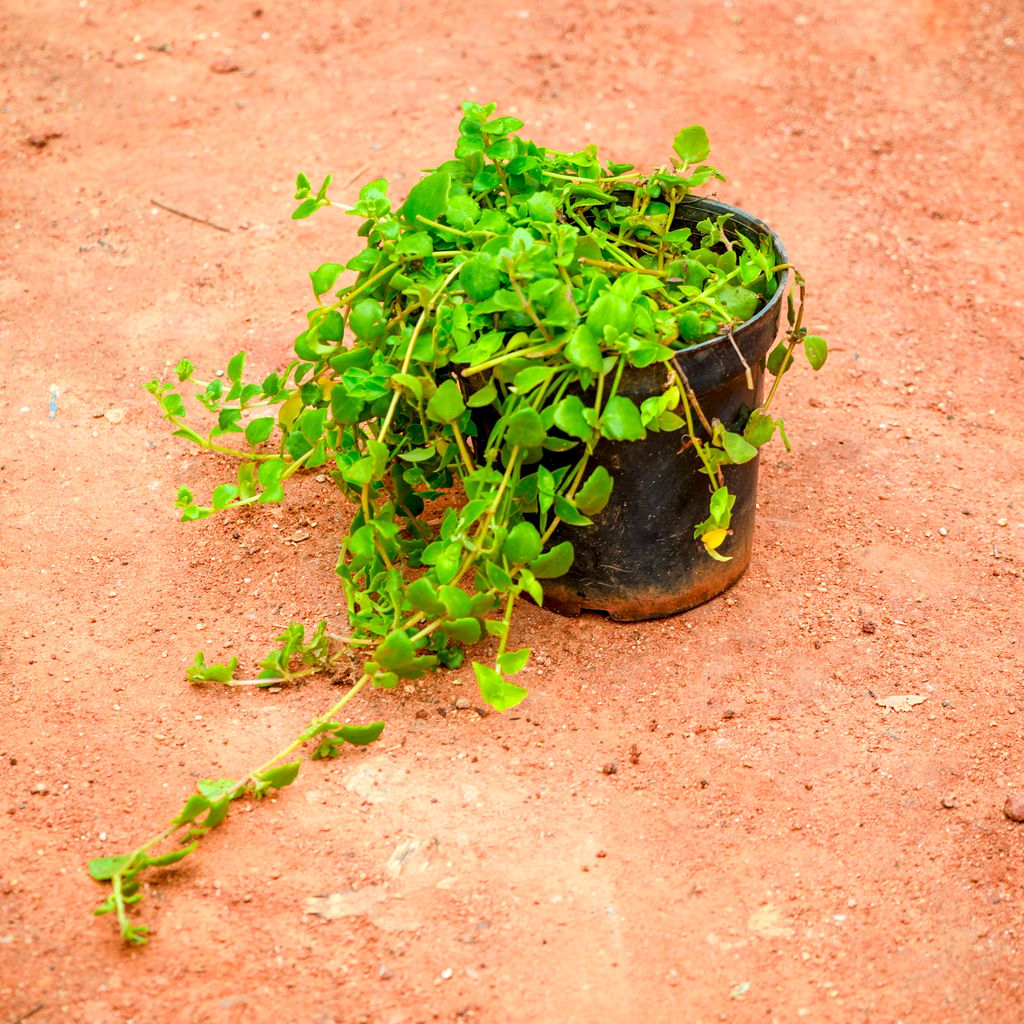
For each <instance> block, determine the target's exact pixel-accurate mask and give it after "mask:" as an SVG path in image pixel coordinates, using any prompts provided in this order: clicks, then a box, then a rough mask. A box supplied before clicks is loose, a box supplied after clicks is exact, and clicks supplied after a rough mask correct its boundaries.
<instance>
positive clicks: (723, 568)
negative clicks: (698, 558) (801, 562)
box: [544, 547, 751, 622]
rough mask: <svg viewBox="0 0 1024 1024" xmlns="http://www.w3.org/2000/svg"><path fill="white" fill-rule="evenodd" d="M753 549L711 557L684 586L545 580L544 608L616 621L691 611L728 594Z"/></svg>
mask: <svg viewBox="0 0 1024 1024" xmlns="http://www.w3.org/2000/svg"><path fill="white" fill-rule="evenodd" d="M750 554H751V552H750V548H749V547H747V548H746V550H745V551H744V552H743V553H742V554H737V555H736V556H735V557H733V558H732V560H731V561H729V562H715V561H713V560H712V559H710V558H707V556H706V555H705V556H704V557H705V558H706V559H707V564H706V566H705V567H703V568H702V569H701V570H700V571H694V573H693V574H692V575H691V576H690V577H689V578H688V579H687V581H686V586H685V588H680V587H679V586H678V585H676V586H671V587H668V588H666V587H663V586H657V585H654V586H647V587H631V588H626V589H622V588H619V589H612V588H610V587H608V586H607V585H604V586H602V583H601V581H599V580H578V581H575V582H573V583H563V582H562V581H561V580H545V581H544V607H545V608H546V609H547V610H548V611H552V612H555V613H556V614H558V615H565V616H569V617H571V618H575V617H577V616H579V615H581V614H582V613H583V612H603V613H604V614H606V615H607V616H608V618H610V619H613V620H614V621H616V622H642V621H644V620H647V619H664V618H667V617H668V616H670V615H678V614H680V613H681V612H685V611H689V610H690V609H691V608H696V607H697V606H698V605H702V604H704V603H706V602H707V601H711V600H713V599H714V598H716V597H719V596H720V595H721V594H723V593H725V591H727V590H728V589H729V588H730V587H732V586H733V585H734V584H735V583H737V582H738V581H739V578H740V577H741V576H742V575H743V573H744V572H746V570H747V567H748V566H749V565H750Z"/></svg>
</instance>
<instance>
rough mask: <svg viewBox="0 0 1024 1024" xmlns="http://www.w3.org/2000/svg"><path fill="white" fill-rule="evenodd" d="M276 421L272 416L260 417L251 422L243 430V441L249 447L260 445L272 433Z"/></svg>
mask: <svg viewBox="0 0 1024 1024" xmlns="http://www.w3.org/2000/svg"><path fill="white" fill-rule="evenodd" d="M276 422H277V421H276V420H275V419H274V417H273V416H261V417H260V418H259V419H256V420H252V422H250V423H249V424H248V425H247V426H246V428H245V439H246V441H248V442H249V444H251V445H257V444H262V443H263V442H264V441H266V440H267V438H268V437H270V435H271V434H272V433H273V432H274V424H275V423H276Z"/></svg>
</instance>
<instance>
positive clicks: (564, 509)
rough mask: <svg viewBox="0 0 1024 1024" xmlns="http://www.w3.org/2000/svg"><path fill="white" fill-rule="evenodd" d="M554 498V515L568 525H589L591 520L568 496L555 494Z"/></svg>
mask: <svg viewBox="0 0 1024 1024" xmlns="http://www.w3.org/2000/svg"><path fill="white" fill-rule="evenodd" d="M554 498H555V515H556V516H558V518H559V519H561V520H562V522H563V523H568V524H569V525H570V526H590V525H591V522H592V520H590V519H588V518H587V517H586V516H585V515H583V514H582V513H581V512H580V511H579V509H578V508H577V507H576V504H575V503H574V502H572V501H570V500H569V499H568V498H566V497H563V496H562V495H561V494H556V495H555V496H554Z"/></svg>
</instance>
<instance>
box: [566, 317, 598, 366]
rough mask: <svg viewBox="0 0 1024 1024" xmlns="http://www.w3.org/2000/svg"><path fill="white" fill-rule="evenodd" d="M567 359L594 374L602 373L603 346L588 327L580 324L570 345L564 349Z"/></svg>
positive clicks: (570, 340)
mask: <svg viewBox="0 0 1024 1024" xmlns="http://www.w3.org/2000/svg"><path fill="white" fill-rule="evenodd" d="M564 352H565V358H566V359H567V360H568V361H569V362H570V363H572V364H573V366H579V367H581V368H583V369H585V370H591V371H593V372H594V373H600V372H601V363H602V359H601V346H600V345H598V343H597V339H596V337H595V336H594V332H593V331H592V330H591V329H590V328H589V327H588V326H587V325H586V324H580V325H579V327H577V328H576V330H575V331H574V332H573V335H572V337H571V338H570V339H569V343H568V344H567V345H566V346H565V349H564Z"/></svg>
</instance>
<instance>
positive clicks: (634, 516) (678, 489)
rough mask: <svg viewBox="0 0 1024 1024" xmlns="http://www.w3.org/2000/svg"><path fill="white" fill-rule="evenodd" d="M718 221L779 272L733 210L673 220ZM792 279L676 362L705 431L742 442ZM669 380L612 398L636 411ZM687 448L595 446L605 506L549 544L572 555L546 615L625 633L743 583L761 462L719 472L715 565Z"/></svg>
mask: <svg viewBox="0 0 1024 1024" xmlns="http://www.w3.org/2000/svg"><path fill="white" fill-rule="evenodd" d="M723 213H729V214H731V221H730V224H731V226H732V227H733V228H734V230H738V231H741V232H743V233H744V234H746V235H748V236H749V237H751V238H752V239H754V240H755V241H756V240H758V239H759V237H761V236H763V235H768V236H769V237H770V238H771V240H772V244H773V245H774V247H775V253H776V256H777V262H778V263H780V264H781V263H786V262H787V260H786V255H785V252H784V250H783V248H782V244H781V243H780V241H779V239H778V238H777V237H776V236H775V234H774V232H772V231H771V229H770V228H768V226H767V225H765V224H764V223H762V222H761V221H760V220H758V219H757V218H755V217H752V216H751V215H750V214H748V213H745V212H744V211H742V210H739V209H736V208H735V207H732V206H728V205H727V204H725V203H720V202H718V201H716V200H711V199H700V200H694V201H692V202H690V203H688V204H686V205H684V206H683V207H681V208H680V210H679V211H678V214H677V216H678V220H679V223H680V224H681V225H684V226H685V225H693V224H696V223H697V222H698V221H700V220H703V219H704V218H706V217H709V216H711V217H715V216H719V215H721V214H723ZM788 277H789V275H788V272H784V273H783V275H782V277H781V278H780V280H779V285H778V288H777V289H776V292H775V294H774V295H773V296H772V298H771V299H770V300H769V302H768V303H767V304H766V305H765V306H764V308H763V309H761V311H760V312H759V313H758V314H757V315H756V316H755V317H753V318H752V319H751V320H748V321H747V322H746V323H744V324H743V325H742V326H741V327H739V328H737V329H736V330H734V331H733V334H732V338H731V339H730V338H729V337H728V336H722V337H717V338H713V339H711V340H709V341H706V342H702V343H700V344H699V345H695V346H693V347H691V348H686V349H682V350H680V351H679V352H678V354H677V355H676V356H675V362H676V365H677V366H678V368H679V369H680V371H681V373H682V375H683V376H684V377H685V379H686V380H687V381H688V382H689V384H690V387H691V389H692V391H693V393H694V394H695V395H696V397H697V401H698V403H699V404H700V407H701V409H702V410H703V411H704V415H705V417H706V419H707V420H708V422H713V421H714V420H716V419H717V420H720V421H721V422H722V423H723V424H724V425H725V426H726V427H727V428H729V429H733V430H742V428H743V425H744V424H745V422H746V419H747V417H748V416H749V415H750V412H751V411H752V410H754V409H756V408H757V406H758V405H759V404H760V402H761V396H762V382H763V375H764V367H763V363H764V358H765V356H766V354H767V353H768V351H769V349H770V348H771V347H772V345H773V344H774V342H775V339H776V337H777V335H778V329H779V317H780V311H781V309H782V304H783V302H784V293H785V291H786V285H787V284H788ZM734 342H735V344H734ZM737 350H738V351H737ZM741 356H742V358H741ZM748 368H749V375H748ZM665 373H666V370H665V367H664V365H662V364H656V365H654V366H650V367H645V368H643V369H637V368H634V367H627V369H626V371H625V373H624V374H623V377H622V382H621V385H620V387H619V393H620V394H622V395H626V396H627V397H629V398H632V399H633V400H634V401H635V402H636V403H637V404H638V405H639V404H640V403H641V402H642V401H643V400H644V399H645V398H648V397H650V396H651V395H656V394H660V393H661V392H662V391H663V390H664V388H665ZM748 377H749V382H748ZM751 385H752V386H751ZM685 443H686V441H685V438H684V437H683V435H682V433H681V432H680V431H671V432H651V433H648V435H647V437H646V438H645V439H644V440H641V441H610V440H605V439H602V440H601V441H600V442H599V443H598V444H597V446H596V448H595V450H594V453H593V456H592V461H591V465H592V466H597V465H601V466H604V467H605V468H606V469H607V470H608V472H609V473H610V474H611V475H612V477H613V478H614V487H613V488H612V495H611V499H610V500H609V502H608V504H607V506H606V507H605V508H604V510H603V511H601V512H600V513H598V514H597V515H595V516H594V517H593V525H591V526H585V527H573V526H568V525H566V524H562V525H561V526H559V528H558V530H557V531H556V532H555V534H554V536H553V538H552V542H553V543H557V542H559V541H563V540H569V541H571V542H572V544H573V547H574V549H575V553H576V554H575V559H574V561H573V564H572V567H571V568H570V569H569V571H568V572H567V573H566V574H565V575H564V576H561V577H559V578H558V579H552V580H544V581H543V588H544V607H545V608H549V609H552V610H553V611H556V612H559V613H562V614H566V615H578V614H579V613H580V612H582V611H584V610H595V611H602V612H606V613H607V614H608V615H609V616H610V617H611V618H613V619H619V620H624V621H636V620H640V619H654V618H660V617H662V616H665V615H672V614H674V613H676V612H681V611H685V610H686V609H687V608H693V607H695V606H696V605H699V604H702V603H703V602H705V601H707V600H709V599H711V598H713V597H716V596H717V595H719V594H721V593H722V592H723V591H724V590H726V589H727V588H728V587H730V586H732V584H733V583H735V582H736V581H737V580H738V579H739V577H740V576H741V575H742V574H743V572H744V570H745V569H746V568H747V566H748V564H749V563H750V555H751V549H752V546H753V536H754V509H755V503H756V496H757V470H758V461H759V460H758V459H757V458H755V459H753V460H751V461H750V462H747V463H744V464H743V465H739V466H727V467H725V468H724V470H723V472H724V475H725V483H726V484H727V485H728V488H729V490H730V492H731V493H732V494H734V495H735V496H736V503H735V505H734V506H733V512H732V523H731V527H730V528H731V533H730V535H729V536H728V537H727V538H726V540H725V541H724V543H723V544H722V545H721V547H720V548H719V549H718V552H719V554H721V555H723V556H725V557H727V558H728V559H729V561H726V562H719V561H716V560H714V559H712V558H711V557H710V556H709V555H708V553H707V552H706V551H705V549H704V546H703V544H701V542H700V541H699V540H695V539H694V536H693V531H694V527H695V526H696V525H697V524H698V523H700V522H702V521H703V520H704V519H705V518H707V515H708V501H709V498H710V494H711V486H710V481H709V479H708V477H707V474H706V473H704V472H703V471H702V466H701V462H700V460H699V459H698V457H697V455H696V453H695V452H694V451H693V448H692V447H687V448H684V450H683V451H680V447H681V445H684V444H685Z"/></svg>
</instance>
